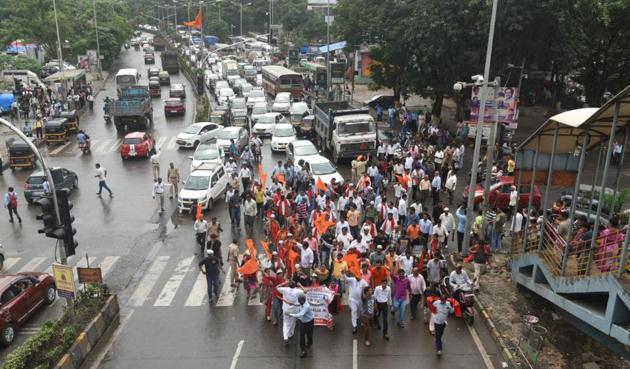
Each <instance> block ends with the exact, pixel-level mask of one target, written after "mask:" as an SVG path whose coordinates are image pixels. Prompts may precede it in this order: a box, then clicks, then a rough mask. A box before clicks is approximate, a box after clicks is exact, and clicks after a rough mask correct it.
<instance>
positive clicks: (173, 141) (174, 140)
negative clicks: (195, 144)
mask: <svg viewBox="0 0 630 369" xmlns="http://www.w3.org/2000/svg"><path fill="white" fill-rule="evenodd" d="M176 148H177V136H173V137H171V139H170V140H169V141H168V144H167V145H166V148H165V149H166V150H175V149H176Z"/></svg>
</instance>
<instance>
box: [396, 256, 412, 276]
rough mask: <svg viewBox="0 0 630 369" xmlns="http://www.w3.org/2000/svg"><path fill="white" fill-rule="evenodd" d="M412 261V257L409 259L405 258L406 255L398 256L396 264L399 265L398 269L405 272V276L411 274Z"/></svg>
mask: <svg viewBox="0 0 630 369" xmlns="http://www.w3.org/2000/svg"><path fill="white" fill-rule="evenodd" d="M414 261H415V259H414V257H413V256H410V257H409V258H407V255H400V256H399V257H398V263H399V264H400V269H402V270H404V271H405V275H409V274H411V270H412V269H413V263H414Z"/></svg>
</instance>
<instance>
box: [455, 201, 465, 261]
mask: <svg viewBox="0 0 630 369" xmlns="http://www.w3.org/2000/svg"><path fill="white" fill-rule="evenodd" d="M455 216H456V217H457V251H459V253H460V254H461V253H462V243H463V242H464V232H466V206H465V205H461V206H460V207H459V208H457V210H456V211H455Z"/></svg>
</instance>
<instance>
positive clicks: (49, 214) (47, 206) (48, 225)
mask: <svg viewBox="0 0 630 369" xmlns="http://www.w3.org/2000/svg"><path fill="white" fill-rule="evenodd" d="M35 204H36V205H39V207H41V208H42V213H41V214H39V215H38V216H37V217H36V218H37V220H41V221H42V222H43V223H44V228H42V229H39V230H37V233H44V234H46V237H51V238H55V239H58V240H60V239H63V228H62V227H61V226H59V225H57V218H56V216H55V206H54V204H53V199H52V196H50V195H48V196H44V197H42V198H40V199H37V200H35Z"/></svg>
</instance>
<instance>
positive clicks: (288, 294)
mask: <svg viewBox="0 0 630 369" xmlns="http://www.w3.org/2000/svg"><path fill="white" fill-rule="evenodd" d="M277 290H278V292H280V293H281V294H282V298H283V299H284V300H286V302H285V301H283V302H282V310H283V311H285V312H286V311H295V310H296V308H297V306H295V305H297V304H298V297H300V295H303V294H304V291H302V290H301V289H299V288H291V287H277ZM287 302H288V303H287Z"/></svg>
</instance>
